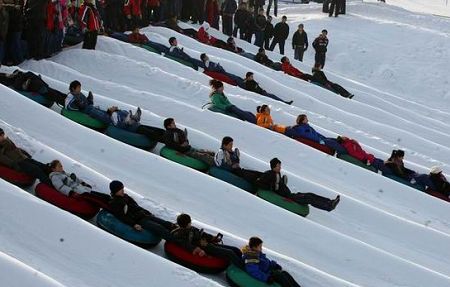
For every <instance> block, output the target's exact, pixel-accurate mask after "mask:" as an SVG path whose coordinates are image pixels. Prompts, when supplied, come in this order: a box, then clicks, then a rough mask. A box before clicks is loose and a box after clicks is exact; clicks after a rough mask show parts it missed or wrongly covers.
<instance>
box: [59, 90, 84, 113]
mask: <svg viewBox="0 0 450 287" xmlns="http://www.w3.org/2000/svg"><path fill="white" fill-rule="evenodd" d="M88 105H89V101H88V99H87V98H86V96H85V95H83V93H79V94H73V93H69V94H68V95H67V97H66V100H65V105H64V106H65V108H66V109H68V110H69V111H82V110H84V109H85V108H86V107H87V106H88Z"/></svg>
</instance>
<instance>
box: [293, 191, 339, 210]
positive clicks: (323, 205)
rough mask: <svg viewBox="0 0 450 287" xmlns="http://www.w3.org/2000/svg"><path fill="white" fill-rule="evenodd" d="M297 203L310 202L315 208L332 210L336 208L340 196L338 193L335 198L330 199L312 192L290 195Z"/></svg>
mask: <svg viewBox="0 0 450 287" xmlns="http://www.w3.org/2000/svg"><path fill="white" fill-rule="evenodd" d="M290 198H291V199H293V200H294V201H295V202H297V203H298V204H311V205H312V206H314V207H315V208H318V209H322V210H326V211H332V210H333V209H334V208H336V205H337V204H338V203H339V200H340V196H339V195H338V196H337V197H336V198H335V199H333V200H331V199H329V198H326V197H323V196H320V195H317V194H314V193H310V192H308V193H295V194H292V195H291V196H290Z"/></svg>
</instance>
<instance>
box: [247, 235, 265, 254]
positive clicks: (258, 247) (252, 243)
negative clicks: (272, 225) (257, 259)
mask: <svg viewBox="0 0 450 287" xmlns="http://www.w3.org/2000/svg"><path fill="white" fill-rule="evenodd" d="M262 244H263V241H262V240H261V238H259V237H250V239H249V240H248V247H250V249H251V250H253V251H257V252H261V251H262Z"/></svg>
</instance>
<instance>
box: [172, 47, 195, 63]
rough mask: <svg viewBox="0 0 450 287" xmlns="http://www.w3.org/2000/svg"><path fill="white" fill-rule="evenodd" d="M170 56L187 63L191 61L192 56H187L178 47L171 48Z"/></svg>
mask: <svg viewBox="0 0 450 287" xmlns="http://www.w3.org/2000/svg"><path fill="white" fill-rule="evenodd" d="M168 54H169V55H171V56H174V57H177V58H180V59H184V60H187V61H190V60H191V56H189V55H188V54H186V53H185V52H184V51H183V50H182V49H181V48H179V47H177V46H171V47H170V49H169V53H168Z"/></svg>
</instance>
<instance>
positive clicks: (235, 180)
mask: <svg viewBox="0 0 450 287" xmlns="http://www.w3.org/2000/svg"><path fill="white" fill-rule="evenodd" d="M209 175H211V176H212V177H215V178H217V179H220V180H223V181H225V182H228V183H229V184H231V185H234V186H236V187H238V188H240V189H243V190H245V191H248V192H250V193H255V188H254V187H253V185H252V184H251V183H250V182H248V181H246V180H245V179H243V178H242V177H239V176H237V175H235V174H234V173H232V172H230V171H228V170H226V169H223V168H218V167H215V166H213V167H211V169H210V170H209Z"/></svg>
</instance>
